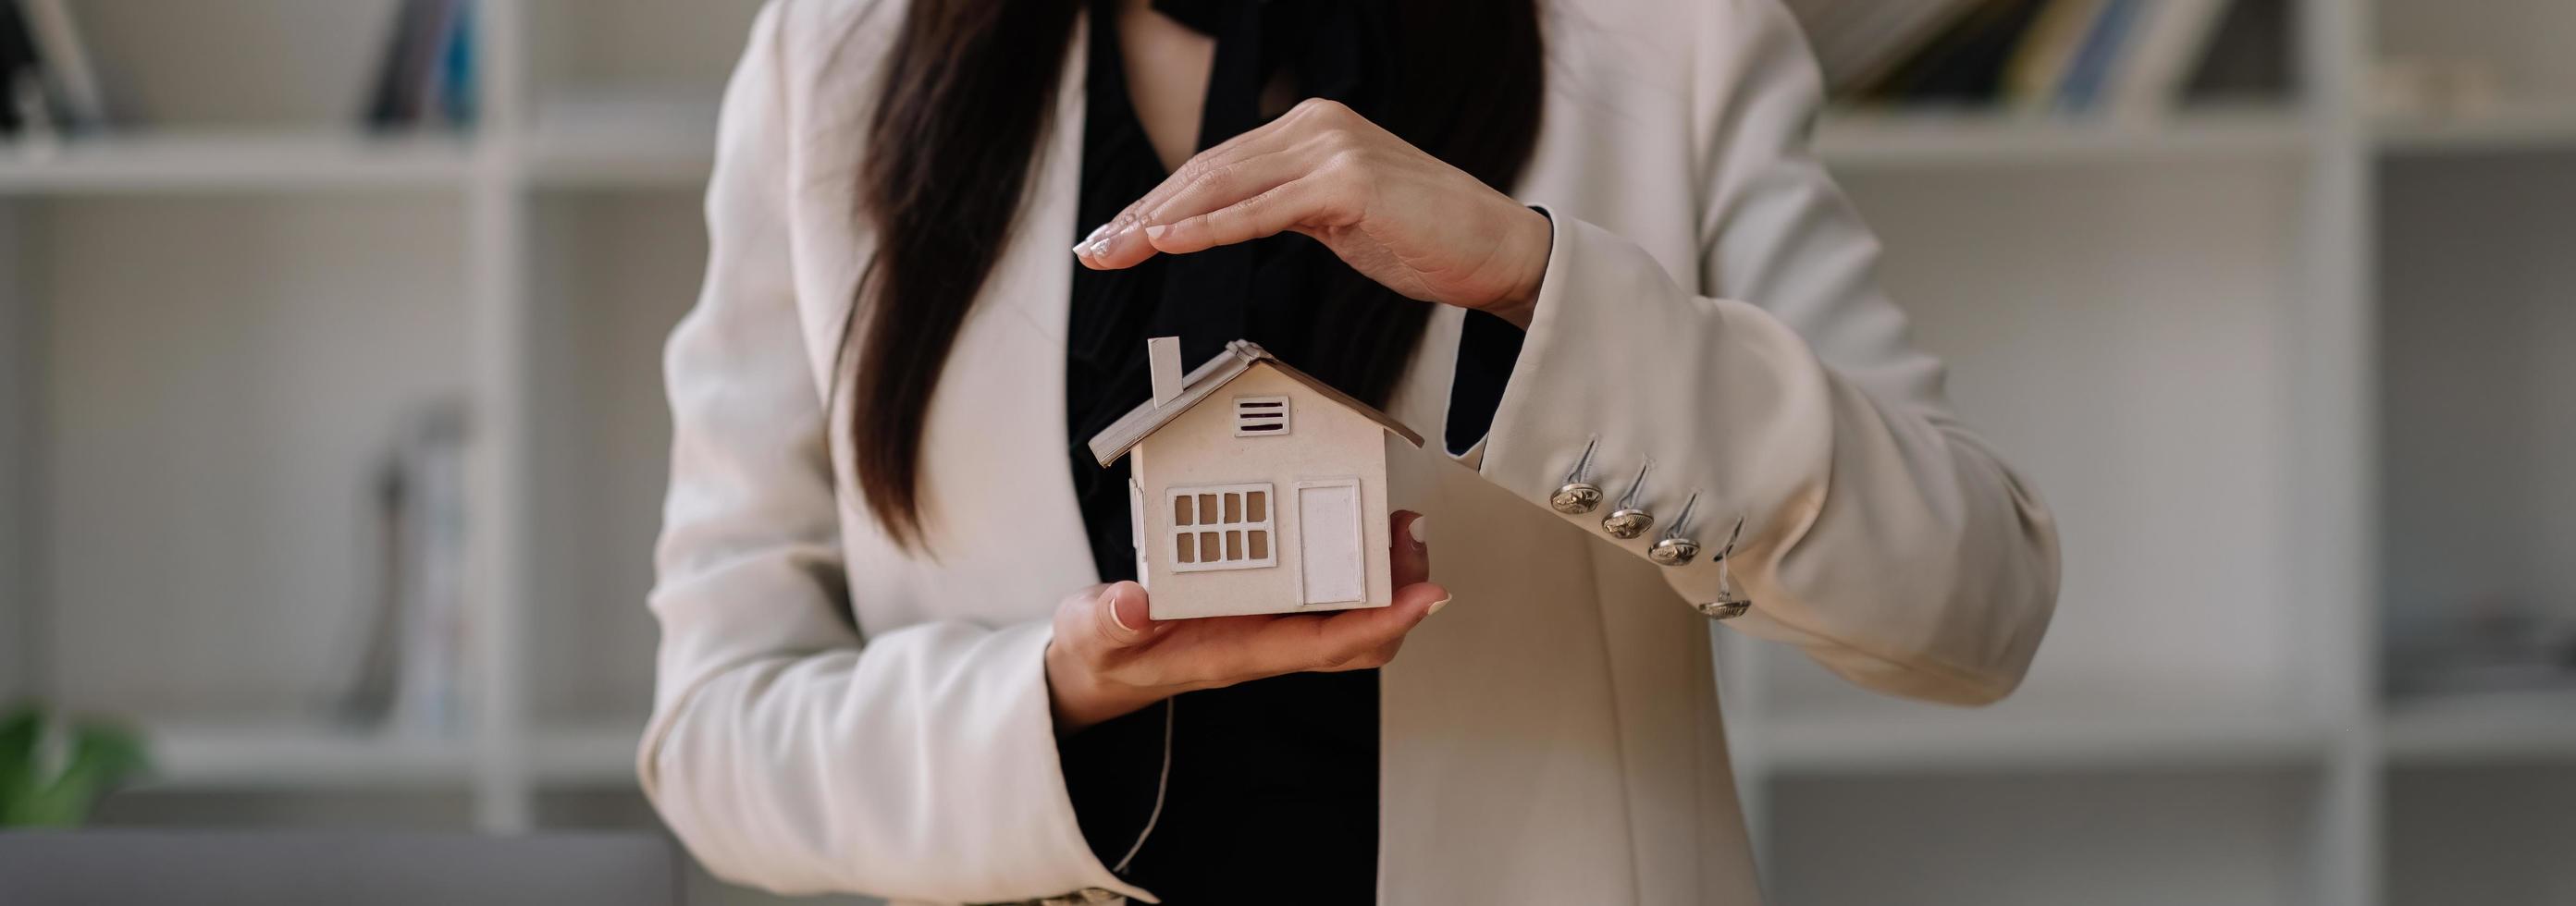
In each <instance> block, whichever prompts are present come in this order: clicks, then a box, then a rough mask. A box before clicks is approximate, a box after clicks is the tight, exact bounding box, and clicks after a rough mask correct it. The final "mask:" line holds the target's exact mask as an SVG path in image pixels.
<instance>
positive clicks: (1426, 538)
mask: <svg viewBox="0 0 2576 906" xmlns="http://www.w3.org/2000/svg"><path fill="white" fill-rule="evenodd" d="M1430 521H1431V517H1429V516H1415V517H1413V524H1412V525H1409V526H1405V528H1404V533H1405V534H1407V535H1412V536H1413V547H1414V549H1416V550H1420V549H1422V548H1425V547H1429V546H1431V530H1430V529H1428V528H1424V527H1423V524H1424V523H1427V522H1430Z"/></svg>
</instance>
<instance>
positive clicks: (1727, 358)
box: [1479, 0, 2058, 704]
mask: <svg viewBox="0 0 2576 906" xmlns="http://www.w3.org/2000/svg"><path fill="white" fill-rule="evenodd" d="M1698 8H1699V9H1700V11H1701V15H1702V17H1703V19H1705V20H1706V21H1704V22H1703V23H1702V38H1701V40H1700V45H1699V46H1700V49H1699V52H1698V54H1697V56H1696V65H1697V66H1698V67H1700V69H1701V71H1700V72H1699V73H1698V74H1697V77H1696V79H1695V88H1694V91H1695V93H1696V98H1695V106H1696V107H1697V109H1698V112H1697V114H1696V117H1697V120H1696V121H1695V122H1694V123H1693V124H1692V131H1693V140H1694V141H1695V142H1698V143H1699V148H1700V151H1699V154H1698V155H1697V161H1698V163H1699V165H1700V166H1701V167H1702V170H1701V172H1700V173H1699V174H1697V179H1698V190H1699V193H1700V209H1699V210H1700V218H1701V220H1700V237H1701V242H1702V245H1701V254H1700V262H1699V264H1700V272H1699V273H1698V274H1696V275H1693V276H1695V277H1696V278H1697V280H1698V282H1699V284H1700V286H1699V288H1698V291H1694V290H1693V289H1692V288H1686V287H1684V286H1682V285H1680V284H1679V283H1677V282H1676V281H1675V279H1674V278H1673V276H1672V275H1670V274H1669V273H1667V271H1666V270H1665V269H1664V267H1663V266H1661V265H1660V264H1659V263H1658V262H1657V261H1656V260H1655V259H1654V258H1652V257H1650V256H1649V254H1648V253H1647V252H1646V251H1644V250H1643V249H1641V248H1639V247H1638V246H1637V245H1636V244H1634V243H1631V242H1629V241H1627V240H1625V239H1622V238H1620V237H1619V236H1616V235H1613V234H1611V233H1610V232H1608V231H1606V230H1604V229H1602V228H1600V227H1597V226H1594V225H1592V224H1589V223H1585V222H1583V221H1581V220H1578V219H1575V218H1573V217H1568V216H1564V215H1562V214H1558V213H1556V212H1554V211H1550V212H1549V213H1550V217H1551V219H1552V220H1553V221H1554V223H1555V243H1554V246H1553V249H1552V251H1551V252H1550V254H1549V260H1548V263H1547V271H1546V276H1545V282H1544V284H1543V286H1542V289H1541V292H1540V299H1539V303H1538V308H1537V312H1536V315H1535V317H1534V319H1533V320H1532V323H1531V324H1530V329H1529V333H1528V337H1527V339H1526V341H1525V345H1524V348H1523V350H1522V353H1521V356H1520V358H1519V360H1518V362H1517V364H1516V366H1515V368H1514V371H1513V376H1512V379H1511V382H1510V384H1509V386H1507V387H1506V388H1505V390H1504V395H1503V401H1502V404H1501V406H1500V408H1499V411H1497V413H1496V415H1495V420H1494V426H1493V429H1492V432H1491V434H1489V435H1488V438H1487V445H1486V448H1485V451H1484V458H1483V459H1482V461H1481V463H1480V464H1479V468H1480V470H1481V471H1482V472H1483V473H1484V474H1485V475H1486V476H1488V477H1489V478H1491V479H1492V480H1494V481H1496V482H1498V483H1500V484H1502V485H1503V486H1505V487H1507V488H1509V489H1511V490H1512V491H1514V492H1515V493H1517V494H1519V495H1521V496H1523V497H1525V498H1529V499H1532V500H1535V501H1538V502H1540V503H1541V505H1545V502H1546V501H1547V500H1548V498H1549V497H1550V495H1551V494H1553V493H1554V491H1555V490H1556V489H1557V488H1558V486H1559V485H1561V484H1562V483H1563V482H1564V480H1565V478H1566V476H1567V474H1568V472H1569V471H1570V469H1571V468H1572V467H1573V466H1574V464H1575V463H1576V461H1577V460H1578V459H1579V458H1580V457H1581V456H1582V454H1583V451H1584V449H1585V446H1586V445H1587V443H1590V442H1591V441H1592V440H1593V439H1594V438H1596V437H1597V438H1598V443H1599V446H1598V448H1597V451H1596V452H1595V453H1594V456H1593V461H1592V465H1591V469H1590V472H1589V475H1590V478H1591V480H1592V481H1593V482H1595V483H1597V484H1599V485H1600V486H1601V488H1602V489H1603V492H1604V494H1605V497H1606V498H1607V499H1606V500H1605V502H1604V503H1603V505H1602V506H1601V509H1600V510H1598V511H1595V512H1592V513H1588V514H1582V515H1575V516H1568V517H1566V518H1570V519H1574V520H1576V521H1577V522H1579V523H1580V524H1582V525H1584V526H1585V527H1587V528H1588V529H1589V530H1591V531H1592V532H1593V533H1594V534H1596V535H1598V536H1600V537H1602V538H1604V539H1606V540H1609V541H1610V542H1611V543H1612V544H1616V545H1618V546H1620V547H1622V548H1624V549H1626V550H1627V551H1628V552H1630V553H1632V554H1635V555H1637V556H1640V557H1643V556H1645V554H1646V552H1647V550H1648V549H1649V547H1650V546H1651V545H1652V544H1653V543H1654V542H1655V541H1656V540H1657V539H1658V538H1660V537H1661V536H1662V535H1663V534H1664V532H1665V531H1666V530H1667V528H1668V526H1666V525H1660V524H1659V525H1657V526H1655V527H1654V528H1653V529H1651V530H1649V531H1648V532H1647V533H1646V534H1645V535H1644V536H1643V537H1640V538H1637V539H1634V540H1626V541H1621V540H1617V539H1615V538H1611V536H1610V535H1609V534H1608V533H1607V532H1606V531H1604V530H1603V529H1602V527H1601V525H1600V520H1601V518H1602V516H1603V515H1604V514H1606V513H1607V512H1609V511H1610V509H1611V508H1612V507H1613V506H1615V505H1616V501H1618V500H1619V498H1620V497H1621V496H1622V495H1623V494H1625V493H1627V492H1628V491H1629V489H1630V486H1631V485H1632V484H1637V488H1636V489H1637V492H1638V499H1639V501H1640V502H1641V503H1642V504H1643V508H1644V509H1646V510H1648V511H1650V512H1652V513H1654V514H1656V516H1657V517H1658V519H1659V520H1671V519H1673V518H1675V517H1676V516H1677V515H1679V511H1680V510H1681V509H1682V507H1683V505H1684V502H1685V500H1686V499H1687V498H1688V497H1689V496H1690V495H1692V494H1697V495H1699V501H1698V505H1697V507H1696V510H1695V512H1694V514H1693V517H1692V519H1691V524H1690V525H1688V526H1686V531H1687V533H1688V534H1689V535H1690V536H1691V537H1692V538H1693V539H1694V540H1696V541H1698V542H1699V543H1700V544H1701V545H1703V551H1704V553H1703V556H1701V557H1700V558H1698V559H1697V560H1696V561H1694V562H1692V563H1690V564H1688V565H1685V566H1679V567H1666V568H1664V572H1665V575H1666V577H1667V579H1668V580H1669V582H1670V583H1671V585H1672V586H1673V588H1675V589H1676V590H1678V591H1679V592H1680V593H1681V594H1682V595H1684V596H1685V597H1687V598H1689V599H1691V600H1693V601H1709V600H1713V599H1714V598H1715V597H1716V595H1717V593H1718V586H1719V581H1720V578H1719V569H1720V567H1719V564H1718V563H1716V562H1715V558H1714V556H1713V555H1714V554H1716V553H1717V552H1718V550H1719V548H1720V547H1721V546H1723V545H1724V543H1725V540H1726V537H1727V535H1728V533H1729V530H1730V529H1731V528H1732V527H1733V526H1734V525H1735V523H1736V520H1738V519H1742V520H1743V525H1744V529H1743V540H1742V541H1741V542H1740V543H1739V544H1738V545H1737V548H1736V550H1735V553H1734V554H1733V556H1731V557H1730V558H1728V564H1727V568H1728V569H1730V570H1732V572H1733V578H1734V580H1735V582H1736V585H1737V587H1738V588H1739V589H1740V590H1742V591H1744V592H1745V593H1747V594H1749V595H1750V596H1751V598H1752V600H1753V606H1752V609H1751V611H1750V612H1748V613H1747V614H1745V615H1744V616H1742V617H1739V618H1736V619H1734V620H1731V621H1729V625H1731V626H1733V627H1735V628H1737V629H1739V630H1742V631H1744V632H1747V633H1750V634H1752V635H1755V636H1758V637H1763V638H1768V639H1774V640H1778V641H1783V642H1788V643H1791V644H1794V645H1797V646H1799V647H1800V648H1802V649H1804V650H1805V651H1806V652H1807V653H1808V654H1809V655H1811V656H1813V657H1814V658H1815V659H1816V660H1817V661H1820V662H1822V663H1823V664H1824V665H1825V666H1826V667H1828V668H1830V669H1832V670H1833V671H1834V672H1836V673H1837V674H1840V675H1841V676H1843V677H1845V678H1847V679H1849V680H1850V681H1852V682H1854V683H1857V684H1859V685H1861V686H1864V687H1867V688H1870V689H1874V690H1878V691H1882V692H1886V693H1890V694H1894V695H1902V696H1907V697H1914V698H1923V699H1931V700H1937V701H1945V702H1953V703H1962V704H1982V703H1986V702H1992V701H1995V700H1997V699H1999V698H2002V697H2003V696H2004V695H2006V694H2008V693H2010V692H2011V691H2012V690H2013V688H2014V687H2015V686H2016V685H2017V684H2018V683H2019V682H2020V680H2021V677H2022V675H2023V673H2024V672H2025V671H2026V670H2027V669H2028V668H2029V665H2030V660H2031V656H2032V654H2033V653H2034V652H2035V651H2036V650H2037V648H2038V645H2039V640H2040V636H2041V634H2042V633H2043V632H2044V631H2045V630H2046V628H2047V625H2048V621H2049V616H2050V613H2051V611H2052V610H2053V609H2054V607H2055V602H2056V597H2057V580H2058V565H2057V537H2056V529H2055V526H2054V523H2053V522H2052V521H2051V519H2050V517H2049V515H2048V512H2047V511H2046V509H2045V508H2043V506H2042V505H2041V503H2040V501H2039V498H2038V497H2037V496H2036V495H2035V494H2034V493H2033V492H2032V490H2031V488H2030V487H2029V485H2028V483H2027V482H2025V481H2023V480H2022V479H2021V478H2020V477H2019V476H2017V475H2015V474H2014V473H2013V471H2012V469H2011V468H2010V467H2008V466H2006V465H2005V464H2004V463H2003V461H2002V460H2001V459H1999V458H1997V457H1996V455H1995V454H1994V452H1993V451H1991V450H1990V449H1988V448H1987V447H1986V445H1985V444H1984V443H1982V442H1980V441H1979V440H1978V439H1977V437H1976V436H1975V435H1974V434H1973V433H1971V432H1970V431H1969V430H1968V429H1967V428H1966V427H1964V426H1962V425H1961V424H1959V422H1958V420H1957V419H1956V418H1955V417H1953V416H1952V414H1951V411H1950V406H1949V403H1948V401H1947V400H1946V399H1945V398H1944V394H1943V391H1942V367H1941V364H1940V363H1939V362H1938V361H1937V360H1935V359H1934V358H1933V357H1932V356H1930V355H1929V354H1926V353H1925V352H1923V351H1922V350H1919V349H1916V348H1914V347H1912V346H1910V345H1909V344H1908V339H1907V328H1906V323H1905V317H1904V315H1903V314H1902V313H1901V312H1900V311H1898V309H1897V308H1896V306H1895V305H1894V304H1893V303H1891V302H1890V301H1889V300H1888V298H1887V296H1886V295H1885V294H1884V293H1883V292H1881V290H1880V288H1879V286H1878V281H1877V278H1876V273H1875V271H1876V262H1877V258H1878V245H1877V240H1876V239H1875V238H1874V237H1873V236H1872V235H1871V233H1870V231H1869V229H1868V228H1867V227H1866V226H1864V225H1863V224H1862V223H1861V220H1860V218H1859V216H1858V215H1857V214H1856V213H1855V212H1854V210H1853V209H1852V207H1851V205H1850V204H1849V203H1848V202H1847V201H1846V200H1845V199H1844V197H1843V195H1842V194H1841V192H1840V191H1839V190H1838V189H1837V188H1836V187H1835V185H1834V183H1833V181H1832V179H1831V178H1829V177H1828V176H1827V175H1826V173H1825V170H1824V168H1823V166H1822V165H1821V164H1820V163H1819V162H1818V161H1817V160H1816V159H1815V158H1814V157H1813V156H1812V155H1811V154H1810V153H1809V150H1808V148H1807V138H1808V132H1809V129H1810V126H1811V125H1812V122H1813V119H1814V116H1815V113H1816V110H1817V107H1818V105H1819V103H1820V100H1821V87H1820V85H1821V78H1820V76H1819V75H1818V73H1817V71H1816V67H1815V65H1814V62H1813V59H1812V58H1811V57H1810V56H1809V54H1808V51H1807V48H1806V44H1805V42H1804V39H1803V37H1802V36H1801V35H1800V33H1799V32H1798V29H1797V26H1796V24H1795V23H1794V22H1793V21H1792V20H1791V19H1790V18H1789V16H1788V13H1787V12H1786V11H1785V10H1784V9H1783V8H1781V7H1780V6H1779V4H1778V3H1777V2H1776V0H1723V2H1716V3H1709V4H1701V5H1699V7H1698ZM1540 207H1542V209H1544V208H1545V206H1544V205H1541V206H1540ZM1703 293H1708V294H1703ZM1650 461H1651V463H1652V466H1651V468H1648V469H1647V472H1646V477H1645V479H1644V481H1643V482H1642V483H1636V482H1633V481H1632V479H1634V478H1635V476H1636V475H1637V472H1638V469H1639V468H1640V467H1641V466H1643V465H1645V464H1646V463H1648V462H1650Z"/></svg>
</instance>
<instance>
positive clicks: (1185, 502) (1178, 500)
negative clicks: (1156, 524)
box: [1172, 494, 1190, 525]
mask: <svg viewBox="0 0 2576 906" xmlns="http://www.w3.org/2000/svg"><path fill="white" fill-rule="evenodd" d="M1172 524H1173V525H1189V524H1190V498H1189V495H1186V494H1184V495H1182V496H1179V497H1174V498H1172Z"/></svg>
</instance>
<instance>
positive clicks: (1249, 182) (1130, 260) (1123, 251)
mask: <svg viewBox="0 0 2576 906" xmlns="http://www.w3.org/2000/svg"><path fill="white" fill-rule="evenodd" d="M1313 168H1314V165H1313V163H1312V162H1311V156H1310V155H1306V154H1301V153H1299V152H1297V151H1295V150H1293V149H1291V150H1283V151H1272V152H1268V153H1264V154H1260V155H1257V156H1253V157H1246V158H1243V159H1240V160H1235V161H1231V162H1227V163H1222V164H1216V165H1211V166H1205V167H1192V168H1185V169H1184V172H1183V173H1180V174H1174V175H1173V177H1172V178H1171V179H1170V180H1166V181H1165V182H1164V183H1163V185H1164V186H1166V187H1172V188H1170V189H1169V190H1168V191H1166V190H1165V189H1162V188H1158V189H1156V190H1155V193H1156V196H1159V197H1154V196H1149V197H1148V198H1147V199H1146V200H1144V201H1140V202H1138V203H1137V206H1136V208H1135V214H1134V215H1133V218H1132V219H1133V221H1134V222H1135V223H1139V224H1145V225H1147V228H1148V229H1150V228H1151V225H1152V224H1162V223H1172V222H1174V221H1178V220H1185V219H1188V218H1191V217H1196V216H1198V215H1201V214H1205V213H1207V212H1209V211H1214V210H1217V209H1219V208H1223V207H1227V206H1230V205H1233V204H1236V203H1238V202H1241V201H1243V200H1244V199H1247V198H1251V197H1253V196H1256V195H1260V194H1261V193H1263V192H1267V191H1270V190H1271V189H1275V188H1278V187H1280V186H1282V185H1286V184H1287V183H1289V182H1293V181H1295V180H1297V179H1299V178H1301V177H1303V176H1305V175H1306V174H1307V173H1309V172H1311V171H1312V170H1313ZM1086 248H1088V249H1089V251H1088V252H1087V253H1086V254H1084V255H1083V256H1082V258H1081V260H1082V263H1083V265H1084V266H1087V267H1090V268H1093V269H1095V270H1108V269H1115V268H1122V267H1134V266H1135V265H1136V264H1137V263H1138V262H1141V261H1144V260H1145V259H1147V258H1151V257H1153V256H1154V255H1155V254H1156V251H1155V249H1154V246H1153V244H1152V243H1150V242H1147V241H1146V240H1145V232H1144V231H1143V230H1127V231H1124V232H1120V233H1116V234H1115V235H1113V236H1111V237H1110V238H1109V239H1108V241H1106V242H1104V243H1102V244H1100V245H1098V246H1096V247H1086Z"/></svg>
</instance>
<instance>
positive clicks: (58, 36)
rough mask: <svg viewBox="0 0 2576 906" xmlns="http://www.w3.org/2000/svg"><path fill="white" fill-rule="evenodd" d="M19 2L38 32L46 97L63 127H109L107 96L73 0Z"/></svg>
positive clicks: (37, 49) (20, 9)
mask: <svg viewBox="0 0 2576 906" xmlns="http://www.w3.org/2000/svg"><path fill="white" fill-rule="evenodd" d="M17 2H18V8H19V11H20V12H21V13H23V14H24V15H25V19H26V22H27V27H28V28H29V29H30V30H31V31H33V32H34V35H35V40H36V53H37V55H39V56H41V57H42V58H43V59H44V61H45V65H44V69H45V88H46V93H47V95H48V96H49V97H50V98H51V99H52V101H53V106H54V110H55V115H56V116H58V117H60V118H61V119H62V120H63V123H62V125H64V126H66V127H68V128H70V129H72V130H75V131H79V130H89V129H96V128H99V127H102V126H105V125H107V117H108V110H107V92H106V91H104V90H103V89H101V88H100V87H99V80H98V69H97V68H96V67H94V66H92V65H91V64H90V55H89V44H88V42H86V41H83V40H82V39H81V30H80V24H79V23H78V21H76V20H74V19H73V18H72V10H71V5H70V0H17Z"/></svg>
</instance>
